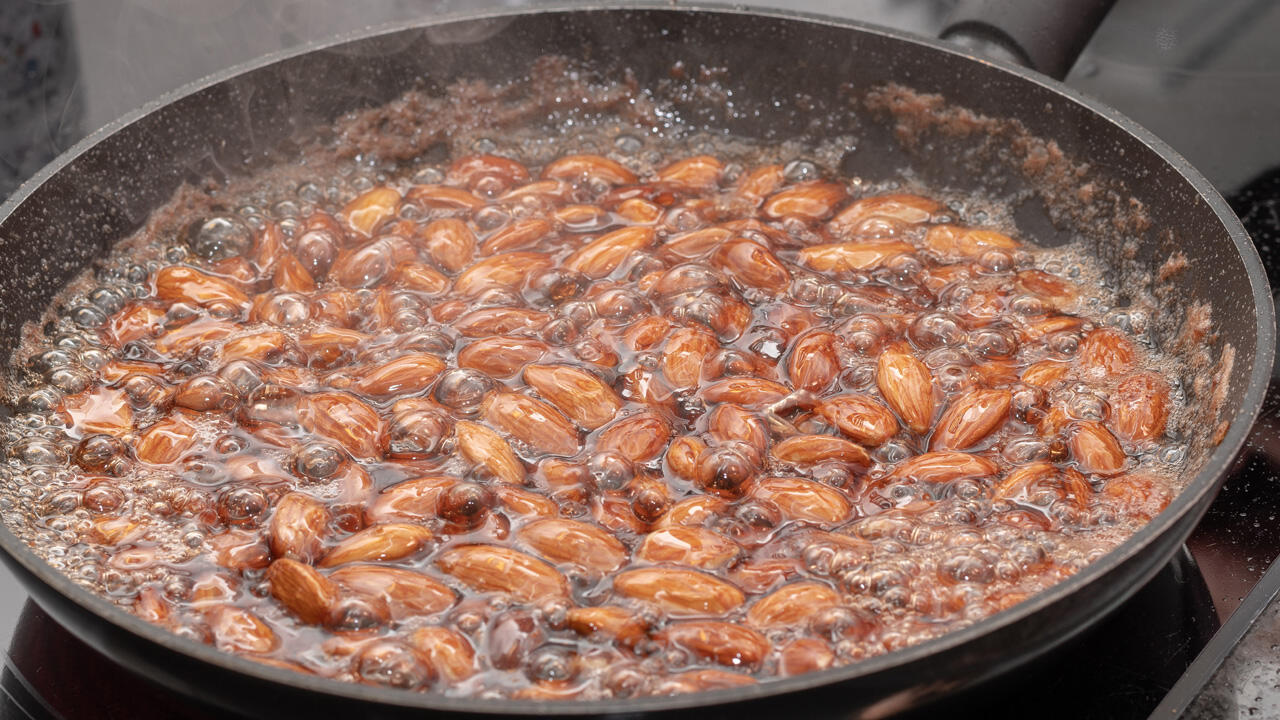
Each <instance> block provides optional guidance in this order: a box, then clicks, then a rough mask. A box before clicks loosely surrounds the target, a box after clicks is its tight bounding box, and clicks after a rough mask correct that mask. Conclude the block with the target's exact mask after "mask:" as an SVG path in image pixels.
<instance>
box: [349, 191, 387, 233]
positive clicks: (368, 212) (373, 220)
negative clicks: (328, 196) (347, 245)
mask: <svg viewBox="0 0 1280 720" xmlns="http://www.w3.org/2000/svg"><path fill="white" fill-rule="evenodd" d="M399 207H400V193H398V192H396V191H395V190H394V189H393V188H389V187H376V188H373V189H371V190H366V191H365V192H363V193H361V194H360V195H358V196H357V197H356V198H355V199H354V200H352V201H351V202H349V203H347V205H346V207H344V208H342V214H343V216H344V217H346V218H347V224H348V225H350V226H351V229H352V230H355V231H356V232H358V233H360V234H361V235H372V234H373V231H374V230H376V229H377V228H378V226H379V225H381V224H382V223H383V222H384V221H386V220H388V219H389V218H391V217H392V216H394V215H395V214H396V209H397V208H399Z"/></svg>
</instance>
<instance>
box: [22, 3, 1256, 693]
mask: <svg viewBox="0 0 1280 720" xmlns="http://www.w3.org/2000/svg"><path fill="white" fill-rule="evenodd" d="M626 11H663V12H667V13H700V14H708V13H709V14H723V15H751V16H758V17H764V18H770V19H779V20H785V21H792V22H797V23H810V24H815V25H823V26H829V27H835V28H839V29H843V30H851V31H855V32H858V33H865V34H870V35H878V36H881V37H886V38H889V39H891V40H894V41H898V42H906V43H911V44H913V45H917V46H922V47H925V48H929V49H931V50H933V51H940V52H942V53H945V54H946V55H950V56H954V57H955V58H956V59H961V58H963V59H966V60H970V61H974V62H978V63H981V64H986V65H991V66H994V67H996V68H998V69H1001V70H1004V71H1005V72H1008V73H1012V74H1013V75H1014V76H1016V77H1019V78H1021V79H1023V80H1026V81H1029V82H1032V83H1035V84H1036V85H1038V86H1040V87H1041V88H1042V89H1044V90H1047V91H1049V92H1051V93H1053V94H1055V95H1057V96H1059V97H1061V98H1062V99H1064V100H1066V101H1068V102H1071V103H1074V104H1076V105H1079V106H1082V107H1083V109H1084V110H1085V111H1088V112H1092V113H1093V114H1095V115H1097V116H1100V117H1101V118H1103V119H1105V120H1106V121H1108V122H1110V123H1112V124H1115V125H1117V126H1119V128H1120V130H1122V131H1123V132H1125V133H1126V134H1128V135H1130V136H1132V137H1133V138H1135V139H1136V140H1138V141H1139V142H1141V143H1142V144H1143V145H1145V146H1147V147H1148V148H1149V149H1150V150H1151V151H1153V152H1154V153H1156V154H1157V155H1158V156H1160V157H1161V158H1162V159H1164V161H1165V162H1166V163H1168V164H1169V165H1170V166H1171V167H1172V169H1173V170H1174V171H1175V172H1177V173H1178V174H1179V175H1180V176H1181V177H1182V178H1183V179H1184V180H1185V181H1186V182H1187V183H1188V184H1189V185H1190V186H1191V187H1192V188H1193V189H1194V190H1195V191H1196V193H1197V194H1198V195H1199V196H1200V198H1201V199H1202V200H1203V201H1204V202H1205V203H1206V204H1207V205H1208V206H1209V208H1210V210H1211V211H1212V212H1213V214H1214V215H1215V216H1216V217H1217V218H1218V220H1219V221H1220V222H1221V223H1222V225H1223V228H1224V230H1226V231H1227V233H1228V236H1229V237H1230V238H1231V240H1232V242H1233V244H1234V245H1235V247H1236V250H1237V252H1238V253H1239V255H1240V257H1241V260H1242V262H1243V264H1244V265H1245V269H1246V274H1247V276H1248V278H1249V282H1250V287H1251V290H1252V293H1253V296H1254V301H1255V302H1254V305H1255V310H1256V312H1255V322H1256V326H1257V327H1256V335H1257V347H1256V350H1255V352H1254V353H1253V367H1252V368H1251V371H1250V374H1249V380H1248V384H1247V386H1246V388H1245V392H1244V396H1243V402H1242V403H1241V406H1240V407H1239V408H1238V409H1237V411H1236V413H1235V414H1234V415H1233V417H1232V418H1231V419H1230V423H1231V425H1230V427H1229V429H1228V431H1227V433H1226V435H1225V436H1224V438H1223V440H1222V442H1221V443H1219V445H1218V446H1217V447H1216V448H1215V449H1214V450H1213V451H1212V452H1210V453H1209V456H1208V457H1207V458H1206V460H1205V463H1204V466H1203V467H1202V468H1201V470H1200V471H1199V472H1198V473H1196V475H1195V476H1194V477H1193V478H1191V479H1190V480H1189V481H1188V483H1187V486H1186V488H1184V490H1183V491H1182V492H1181V493H1180V494H1179V495H1178V496H1177V497H1176V498H1174V500H1173V502H1171V503H1170V505H1169V507H1168V508H1166V509H1165V510H1164V511H1163V512H1162V513H1160V514H1159V515H1158V516H1157V517H1155V518H1153V519H1152V520H1151V521H1150V522H1149V523H1148V524H1147V525H1146V526H1144V527H1143V528H1142V529H1141V530H1139V531H1138V532H1137V533H1135V534H1134V535H1132V536H1130V537H1129V538H1128V539H1126V540H1125V541H1124V542H1123V543H1121V545H1119V546H1118V547H1116V548H1115V549H1114V550H1112V551H1111V552H1108V553H1107V554H1106V555H1104V556H1103V557H1102V558H1100V559H1099V560H1098V561H1096V562H1094V563H1093V564H1091V565H1090V566H1089V567H1087V568H1085V569H1084V570H1082V571H1081V572H1079V573H1077V574H1076V575H1074V576H1072V577H1071V578H1068V579H1067V580H1064V581H1062V582H1059V583H1058V584H1056V585H1054V586H1053V587H1051V588H1049V589H1047V590H1045V591H1043V592H1040V593H1037V594H1036V595H1035V596H1034V597H1032V598H1030V599H1028V600H1026V601H1024V602H1022V603H1019V604H1018V605H1016V606H1014V607H1012V608H1010V609H1009V610H1005V611H1002V612H1000V613H996V614H994V615H991V616H989V617H987V618H984V619H983V620H981V621H979V622H977V623H974V624H973V625H972V626H969V627H966V628H962V629H960V630H955V631H952V632H949V633H946V634H944V635H942V636H940V637H938V638H934V639H932V640H929V641H926V642H923V643H920V644H918V645H913V646H911V647H908V648H903V649H901V650H897V651H893V652H890V653H886V654H884V655H881V656H877V657H874V658H869V659H867V660H863V661H859V662H857V663H854V664H851V665H847V666H844V667H840V668H832V669H829V670H824V671H818V672H812V673H806V674H803V675H798V676H794V677H790V678H770V679H767V680H765V681H764V682H761V683H759V684H756V685H750V686H743V687H738V688H731V689H722V690H710V691H702V692H695V693H686V694H682V695H674V696H665V697H642V698H628V699H623V700H573V701H567V702H557V701H545V700H506V699H504V700H481V699H477V698H457V697H446V696H444V695H440V694H437V693H415V692H406V691H402V690H394V689H390V688H381V687H374V686H367V685H356V684H351V683H346V682H342V681H338V680H330V679H327V678H321V677H317V676H309V675H303V674H301V673H297V672H293V671H290V670H286V669H283V668H276V667H271V666H267V665H263V664H261V663H257V662H254V661H252V660H248V659H245V658H242V657H239V656H236V655H232V654H230V653H226V652H223V651H220V650H217V649H216V648H214V647H212V646H209V645H205V644H203V643H198V642H195V641H193V640H187V639H185V638H181V637H179V636H177V635H174V634H172V633H170V632H169V631H167V630H165V629H163V628H161V627H159V626H156V625H152V624H150V623H147V622H146V621H144V620H142V619H140V618H138V617H136V616H134V615H132V614H130V613H127V612H126V611H124V610H122V609H120V608H119V607H117V606H115V605H113V604H112V603H110V602H108V601H107V600H106V599H104V598H102V597H99V596H98V595H95V594H93V593H91V592H89V591H88V590H85V589H83V588H81V587H80V586H78V585H76V584H75V583H74V582H72V581H71V579H70V578H69V577H67V576H66V575H63V574H62V573H61V572H60V571H57V570H55V569H53V568H52V567H51V566H49V565H48V564H47V563H45V562H44V560H42V559H41V558H39V557H38V556H37V555H36V554H35V553H34V552H33V551H32V550H31V549H30V548H29V547H27V545H26V544H25V543H23V542H22V541H20V540H18V538H17V537H16V536H15V535H14V534H13V533H12V532H11V531H10V530H9V528H8V527H7V526H3V525H0V548H2V549H3V550H4V551H5V552H6V553H7V554H8V555H9V557H10V558H11V559H12V560H14V561H16V562H18V563H19V564H20V565H21V566H22V567H23V568H24V569H25V570H26V571H27V572H29V573H31V574H32V575H33V576H35V577H36V578H37V579H38V580H39V581H41V582H43V583H44V584H45V585H47V586H49V587H50V588H52V589H53V590H54V591H56V592H57V593H58V594H60V595H61V596H62V597H63V598H65V599H67V600H69V601H71V602H72V603H74V604H76V605H78V606H79V607H80V608H81V609H82V610H85V611H88V612H90V613H92V614H93V615H96V616H98V617H99V618H100V619H102V620H104V621H106V622H107V623H109V624H110V625H112V626H115V627H116V628H118V629H122V630H124V631H126V632H129V633H131V634H133V635H135V636H138V637H141V638H142V639H144V640H146V641H148V642H151V643H155V644H157V645H160V646H162V647H164V648H165V649H167V650H169V651H171V652H176V653H178V654H181V655H184V656H187V657H190V658H193V659H195V660H198V661H200V662H204V663H209V664H212V665H215V666H217V667H219V668H221V669H223V670H227V671H231V672H235V673H238V674H241V675H248V676H250V677H253V678H256V679H258V680H265V681H269V682H272V683H280V684H282V685H286V686H290V687H294V688H297V689H300V690H306V691H308V692H312V693H319V694H322V695H329V696H337V697H342V698H345V699H349V700H357V701H365V702H374V703H378V704H383V705H387V706H393V707H399V708H405V709H432V710H442V711H448V712H456V713H477V714H480V713H487V714H529V715H552V714H555V715H598V714H615V713H624V712H646V711H661V710H680V709H689V708H693V707H700V706H709V705H718V704H724V703H732V702H740V701H746V700H752V699H757V698H764V697H771V696H776V695H782V694H787V693H792V692H796V691H801V690H806V689H810V688H814V687H818V686H823V685H830V684H837V683H840V682H843V681H847V680H850V679H853V678H856V677H863V676H870V675H875V674H879V673H883V672H886V671H891V670H893V669H895V668H899V667H901V666H906V665H910V664H913V663H916V662H918V661H920V660H922V659H925V658H928V657H930V656H932V655H935V654H937V653H940V652H944V651H947V650H952V649H954V648H956V647H959V646H961V645H964V644H966V643H968V642H971V641H973V640H976V639H978V638H981V637H983V636H986V635H988V634H990V633H992V632H994V631H996V630H999V629H1001V628H1004V627H1006V626H1008V625H1011V624H1013V623H1016V622H1018V621H1020V620H1022V619H1024V618H1026V617H1028V616H1031V615H1033V614H1035V613H1037V612H1038V611H1040V610H1042V609H1044V608H1046V607H1048V606H1051V605H1054V604H1055V603H1058V602H1060V601H1062V600H1063V599H1065V598H1066V597H1068V596H1069V595H1072V594H1074V593H1075V592H1077V591H1079V590H1081V589H1082V588H1083V587H1085V586H1087V585H1090V584H1092V583H1093V582H1095V581H1098V580H1101V579H1102V578H1103V576H1105V575H1107V574H1109V573H1110V572H1112V571H1113V570H1115V569H1116V568H1117V567H1119V566H1120V565H1121V564H1123V563H1124V562H1125V561H1127V560H1129V559H1130V558H1132V557H1133V556H1134V555H1136V554H1138V553H1139V552H1140V551H1141V550H1142V549H1143V548H1145V547H1146V546H1147V545H1149V544H1150V543H1151V542H1152V541H1153V540H1154V539H1155V538H1156V537H1157V536H1159V535H1161V534H1162V533H1163V532H1164V531H1165V530H1167V529H1168V528H1169V527H1170V526H1172V525H1173V524H1175V523H1176V522H1177V521H1178V520H1180V519H1181V518H1182V517H1183V515H1185V514H1187V513H1188V512H1189V511H1190V510H1191V508H1194V507H1195V506H1196V505H1197V504H1198V503H1199V502H1201V501H1202V500H1203V499H1204V497H1205V496H1206V495H1207V494H1209V493H1211V492H1214V491H1215V490H1216V489H1217V487H1218V485H1219V482H1220V480H1221V475H1222V474H1223V473H1224V472H1225V468H1226V467H1227V466H1228V464H1229V463H1230V462H1231V460H1232V459H1233V458H1234V457H1235V456H1236V454H1237V453H1238V452H1239V450H1240V448H1241V447H1242V446H1243V444H1244V442H1245V439H1246V437H1247V436H1248V433H1249V431H1250V429H1251V427H1252V425H1253V423H1254V421H1255V420H1256V418H1257V415H1258V413H1259V412H1260V410H1261V405H1262V400H1263V397H1264V395H1265V392H1266V389H1267V385H1268V383H1269V380H1270V376H1271V368H1272V363H1273V360H1274V352H1275V331H1276V329H1275V308H1274V305H1273V301H1272V298H1271V293H1270V289H1269V285H1268V281H1267V278H1266V275H1265V272H1264V271H1263V270H1262V264H1261V259H1260V258H1259V256H1258V253H1257V249H1256V248H1255V247H1254V245H1253V243H1252V242H1251V240H1250V239H1249V237H1248V234H1247V233H1246V232H1245V230H1244V227H1243V226H1242V225H1241V224H1240V221H1239V220H1238V219H1237V218H1236V217H1235V215H1234V214H1233V213H1232V212H1231V210H1230V208H1229V207H1228V206H1227V204H1226V201H1225V200H1224V199H1223V198H1222V196H1221V195H1220V194H1219V193H1218V192H1217V190H1216V189H1215V188H1214V187H1213V186H1212V185H1211V184H1210V183H1209V181H1208V180H1207V179H1206V178H1205V177H1204V176H1203V175H1201V174H1200V173H1199V172H1198V171H1197V170H1196V169H1195V168H1194V167H1192V166H1191V164H1190V163H1188V162H1187V161H1186V160H1185V159H1184V158H1183V157H1182V156H1181V155H1179V154H1178V153H1177V152H1176V151H1174V150H1173V149H1172V148H1170V147H1169V146H1168V145H1167V144H1165V143H1164V142H1163V141H1161V140H1160V139H1159V138H1157V137H1156V136H1155V135H1153V134H1152V133H1151V132H1150V131H1148V130H1146V129H1145V128H1143V127H1142V126H1140V125H1139V124H1138V123H1136V122H1134V121H1133V120H1131V119H1129V118H1128V117H1126V116H1124V115H1123V114H1121V113H1119V112H1118V111H1116V110H1114V109H1112V108H1110V107H1108V106H1106V105H1104V104H1102V103H1100V102H1099V101H1097V100H1095V99H1093V98H1090V97H1088V96H1086V95H1084V94H1083V93H1080V92H1078V91H1076V90H1074V89H1072V88H1070V87H1068V86H1066V85H1063V84H1062V83H1059V82H1057V81H1054V80H1052V79H1050V78H1048V77H1046V76H1043V75H1040V74H1039V73H1036V72H1034V71H1030V70H1027V69H1025V68H1021V67H1018V66H1016V65H1012V64H1009V63H1005V62H1001V61H996V60H990V59H986V58H978V57H974V56H973V55H971V54H969V53H966V52H965V51H963V50H962V49H960V48H957V47H954V46H950V45H947V44H945V43H943V42H941V41H938V40H935V39H932V38H926V37H922V36H917V35H913V34H910V33H906V32H902V31H899V30H894V29H889V28H883V27H880V26H876V25H873V24H869V23H865V22H860V21H855V20H847V19H843V18H832V17H829V16H824V15H820V14H813V13H804V12H795V11H787V10H776V9H769V8H747V7H743V6H740V5H735V6H732V7H729V6H722V5H715V4H697V5H681V6H673V5H671V4H669V3H667V2H661V1H652V2H621V3H615V2H602V3H591V4H582V5H565V6H548V7H537V8H519V9H506V10H496V11H489V12H482V13H468V12H460V13H452V14H448V15H440V16H436V17H431V18H429V19H427V20H422V19H417V20H411V21H407V22H406V21H401V22H395V23H388V24H386V25H382V26H378V27H375V28H371V29H365V30H360V31H356V32H351V33H343V34H341V35H338V36H335V37H333V38H328V39H325V40H321V41H317V42H312V43H307V44H304V45H301V46H299V47H295V48H290V49H287V50H281V51H277V52H274V53H270V54H267V55H264V56H261V57H258V58H255V59H253V60H250V61H247V62H244V63H239V64H237V65H234V66H232V67H229V68H226V69H224V70H222V71H219V72H216V73H212V74H210V75H207V76H205V77H203V78H200V79H199V80H196V81H194V82H192V83H188V84H187V85H184V86H182V87H180V88H177V89H175V90H173V91H171V92H168V93H165V94H164V95H162V96H160V97H158V98H156V99H155V100H153V101H150V102H148V103H146V104H144V105H142V106H141V107H140V108H138V109H136V110H134V111H132V112H130V113H127V114H125V115H124V116H122V117H120V118H119V119H117V120H115V121H113V122H111V123H109V124H107V125H105V126H103V127H102V128H100V129H98V130H96V131H94V132H93V133H90V134H89V135H88V136H86V137H85V138H84V139H83V140H81V141H80V142H78V143H76V144H75V145H74V146H72V147H71V148H70V149H68V150H67V151H65V152H64V153H62V154H61V155H59V156H58V157H57V158H56V159H55V160H54V161H53V162H51V163H50V164H49V165H46V166H45V167H44V168H42V169H41V170H40V171H39V172H38V173H37V174H36V175H34V176H33V177H32V178H31V179H29V180H28V181H27V182H25V183H24V184H23V185H22V186H20V187H19V189H18V190H17V191H15V192H14V194H13V195H12V196H10V198H9V199H8V200H6V201H5V202H4V203H3V205H0V226H2V225H3V222H4V220H5V219H7V218H8V217H9V216H11V215H12V214H13V213H14V212H15V211H16V210H17V209H18V207H19V206H20V205H22V203H24V202H25V201H26V200H27V199H28V198H29V197H30V196H31V195H33V194H34V193H36V192H37V191H38V189H39V188H40V187H41V186H42V185H44V183H45V182H47V181H48V180H49V179H50V178H52V177H53V176H54V175H55V174H56V173H58V172H59V171H61V170H62V169H63V168H65V167H67V166H68V165H70V164H72V163H73V162H74V161H75V160H76V159H77V158H79V157H80V156H81V155H82V154H84V153H85V152H86V151H88V150H89V149H90V148H92V147H95V146H96V145H98V144H99V143H100V142H102V141H103V140H104V139H106V138H108V137H110V136H112V135H114V134H116V133H117V132H120V131H122V130H124V129H125V128H127V127H129V126H130V125H132V124H134V123H135V122H137V121H138V120H140V119H141V118H143V117H146V116H148V115H150V114H152V113H154V112H157V111H160V110H162V109H164V108H166V107H169V106H171V105H172V104H174V103H175V102H177V101H179V100H181V99H182V98H185V97H187V96H190V95H193V94H195V93H197V92H200V91H202V90H205V89H207V88H209V87H212V86H214V85H217V84H219V83H222V82H225V81H227V80H230V79H232V78H235V77H238V76H240V75H242V74H245V73H247V72H250V71H253V70H258V69H261V68H264V67H267V66H269V65H272V64H275V63H278V62H281V61H284V60H287V59H290V58H294V57H298V56H301V55H306V54H309V53H313V52H317V51H324V50H329V49H334V48H339V47H342V46H345V45H347V44H349V43H354V42H357V41H363V40H368V39H371V38H374V37H377V36H381V35H390V34H393V33H397V32H405V31H413V30H420V29H424V28H429V27H436V26H441V25H447V24H451V23H457V22H469V21H483V20H497V19H505V18H512V17H521V16H525V15H531V14H538V15H543V14H554V13H573V14H590V13H613V12H626ZM1122 595H1124V594H1122ZM1124 596H1127V595H1124ZM1118 602H1119V601H1116V602H1115V603H1113V605H1114V604H1118ZM1065 639H1066V638H1065V637H1063V638H1059V639H1058V642H1061V641H1063V640H1065ZM1050 647H1051V646H1050ZM1044 649H1045V650H1047V649H1049V647H1046V648H1044Z"/></svg>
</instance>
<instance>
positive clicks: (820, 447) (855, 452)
mask: <svg viewBox="0 0 1280 720" xmlns="http://www.w3.org/2000/svg"><path fill="white" fill-rule="evenodd" d="M773 456H774V457H776V458H777V459H779V460H781V461H782V462H785V463H791V464H793V465H814V464H817V463H820V462H827V461H830V460H835V461H838V462H844V463H849V464H851V465H857V466H860V467H869V466H870V465H871V457H870V456H869V455H867V451H866V450H863V449H862V447H861V446H859V445H855V444H853V443H851V442H849V441H848V440H845V439H843V438H838V437H832V436H830V435H796V436H794V437H789V438H787V439H786V440H783V441H782V442H780V443H778V444H777V445H774V446H773Z"/></svg>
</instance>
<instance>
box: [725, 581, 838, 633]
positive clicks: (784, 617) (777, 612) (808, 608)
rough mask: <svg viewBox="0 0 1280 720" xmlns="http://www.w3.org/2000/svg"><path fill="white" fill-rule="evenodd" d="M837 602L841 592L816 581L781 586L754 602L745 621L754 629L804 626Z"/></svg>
mask: <svg viewBox="0 0 1280 720" xmlns="http://www.w3.org/2000/svg"><path fill="white" fill-rule="evenodd" d="M839 605H840V594H839V593H837V592H836V591H835V590H832V589H831V588H829V587H827V586H826V585H823V584H822V583H817V582H796V583H791V584H789V585H784V586H782V587H780V588H778V589H777V590H775V591H773V592H772V593H770V594H769V595H766V596H765V597H762V598H760V599H759V600H757V601H756V603H755V604H754V605H752V606H751V609H750V610H748V611H747V623H748V624H749V625H751V626H752V627H757V628H795V627H803V626H804V625H805V624H806V623H807V622H808V620H809V618H811V617H813V616H814V615H817V614H818V613H820V612H822V611H823V610H827V609H830V608H833V607H837V606H839Z"/></svg>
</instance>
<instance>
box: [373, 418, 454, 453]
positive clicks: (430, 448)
mask: <svg viewBox="0 0 1280 720" xmlns="http://www.w3.org/2000/svg"><path fill="white" fill-rule="evenodd" d="M448 432H449V426H448V422H447V421H446V420H445V419H444V418H443V417H442V416H441V415H440V414H438V413H435V412H432V411H430V410H409V411H406V412H401V413H397V414H396V416H395V417H394V418H392V420H391V427H390V433H389V434H390V436H391V439H390V444H389V448H388V451H389V453H390V454H391V455H392V456H393V457H430V456H432V455H435V454H436V453H438V452H440V450H441V449H443V447H444V442H445V437H446V436H447V435H448Z"/></svg>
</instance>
